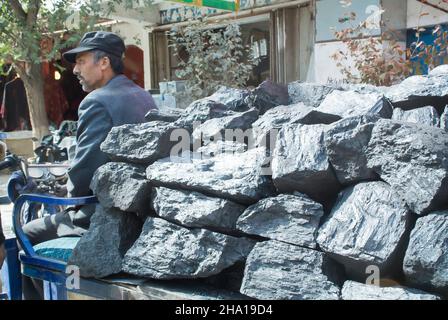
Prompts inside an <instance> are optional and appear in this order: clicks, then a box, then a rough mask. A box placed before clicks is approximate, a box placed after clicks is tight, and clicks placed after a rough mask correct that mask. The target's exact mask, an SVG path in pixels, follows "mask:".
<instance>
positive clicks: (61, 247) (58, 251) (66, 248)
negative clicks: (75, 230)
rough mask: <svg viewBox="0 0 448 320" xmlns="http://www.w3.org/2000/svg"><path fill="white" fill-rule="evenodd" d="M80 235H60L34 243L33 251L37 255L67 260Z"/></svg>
mask: <svg viewBox="0 0 448 320" xmlns="http://www.w3.org/2000/svg"><path fill="white" fill-rule="evenodd" d="M79 239H81V238H80V237H62V238H57V239H53V240H49V241H45V242H42V243H39V244H37V245H35V246H34V247H33V248H34V251H36V254H37V255H39V256H43V257H46V258H52V259H56V260H62V261H65V262H67V261H68V259H69V258H70V257H71V255H72V252H73V249H74V248H75V247H76V244H77V243H78V241H79Z"/></svg>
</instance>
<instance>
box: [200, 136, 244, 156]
mask: <svg viewBox="0 0 448 320" xmlns="http://www.w3.org/2000/svg"><path fill="white" fill-rule="evenodd" d="M248 148H249V147H248V146H247V145H246V144H245V143H240V142H237V141H226V140H218V141H216V142H213V143H209V144H207V145H205V146H202V147H200V148H198V149H197V150H196V152H195V153H197V154H199V155H200V157H201V158H202V159H206V158H212V157H215V156H218V155H222V154H235V153H243V152H245V151H247V150H248Z"/></svg>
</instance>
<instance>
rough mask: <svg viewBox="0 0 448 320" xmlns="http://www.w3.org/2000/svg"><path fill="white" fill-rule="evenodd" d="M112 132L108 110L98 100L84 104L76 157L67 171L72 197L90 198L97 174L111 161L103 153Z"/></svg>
mask: <svg viewBox="0 0 448 320" xmlns="http://www.w3.org/2000/svg"><path fill="white" fill-rule="evenodd" d="M111 128H112V119H111V118H110V116H109V113H108V111H107V110H106V108H105V107H104V106H103V105H102V104H101V103H99V102H97V101H95V100H85V101H83V103H81V106H80V107H79V120H78V132H77V141H76V153H75V157H74V159H73V160H72V163H71V166H70V169H69V171H68V177H69V179H68V182H67V190H68V193H69V195H70V196H71V197H83V196H88V195H91V194H92V192H91V191H90V188H89V185H90V181H91V180H92V177H93V174H94V173H95V170H96V169H98V167H100V166H101V165H103V164H105V163H106V162H108V161H109V158H108V156H107V155H106V154H105V153H103V152H102V151H101V150H100V145H101V143H102V142H103V141H104V140H105V139H106V137H107V134H108V133H109V131H110V129H111Z"/></svg>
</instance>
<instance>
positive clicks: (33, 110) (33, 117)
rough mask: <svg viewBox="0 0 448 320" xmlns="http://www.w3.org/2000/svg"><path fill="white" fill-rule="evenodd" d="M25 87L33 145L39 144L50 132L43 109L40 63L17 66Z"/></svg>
mask: <svg viewBox="0 0 448 320" xmlns="http://www.w3.org/2000/svg"><path fill="white" fill-rule="evenodd" d="M17 71H18V73H19V75H20V77H21V78H22V80H23V84H24V85H25V89H26V96H27V100H28V107H29V110H30V121H31V126H32V127H33V137H34V138H35V141H34V147H35V148H36V147H37V146H39V145H40V142H41V139H42V137H43V136H45V135H47V134H49V133H50V130H49V128H48V127H49V126H48V118H47V112H46V110H45V98H44V78H43V76H42V69H41V65H40V64H30V65H28V67H27V68H26V72H24V70H23V69H21V68H17Z"/></svg>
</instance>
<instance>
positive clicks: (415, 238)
mask: <svg viewBox="0 0 448 320" xmlns="http://www.w3.org/2000/svg"><path fill="white" fill-rule="evenodd" d="M403 270H404V273H405V275H406V280H407V281H408V282H409V283H411V284H412V285H415V286H416V287H419V288H422V289H426V290H428V291H436V292H440V293H442V294H443V295H445V296H447V297H448V211H446V210H445V211H436V212H433V213H431V214H429V215H427V216H425V217H421V218H419V219H417V222H416V225H415V228H414V229H413V230H412V232H411V239H410V241H409V245H408V249H407V251H406V255H405V258H404V263H403Z"/></svg>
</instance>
